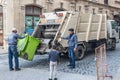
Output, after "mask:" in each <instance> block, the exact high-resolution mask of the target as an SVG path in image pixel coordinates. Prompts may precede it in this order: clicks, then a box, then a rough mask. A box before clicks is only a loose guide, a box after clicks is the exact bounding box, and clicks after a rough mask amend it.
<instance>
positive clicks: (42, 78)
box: [0, 67, 96, 80]
mask: <svg viewBox="0 0 120 80" xmlns="http://www.w3.org/2000/svg"><path fill="white" fill-rule="evenodd" d="M0 71H1V72H2V74H1V73H0V75H1V76H0V79H1V80H48V78H49V71H48V70H41V69H31V68H23V69H22V70H21V71H18V72H15V71H11V72H10V71H9V70H8V69H7V67H6V68H3V69H1V68H0ZM57 76H58V80H96V78H95V77H94V76H89V75H80V74H72V73H64V72H58V75H57Z"/></svg>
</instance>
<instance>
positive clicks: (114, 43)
mask: <svg viewBox="0 0 120 80" xmlns="http://www.w3.org/2000/svg"><path fill="white" fill-rule="evenodd" d="M115 49H116V40H115V39H113V40H112V44H111V50H115Z"/></svg>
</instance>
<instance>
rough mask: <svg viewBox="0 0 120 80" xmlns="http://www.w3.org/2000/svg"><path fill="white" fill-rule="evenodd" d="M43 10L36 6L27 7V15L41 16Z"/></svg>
mask: <svg viewBox="0 0 120 80" xmlns="http://www.w3.org/2000/svg"><path fill="white" fill-rule="evenodd" d="M41 12H42V9H41V8H39V7H36V6H26V15H39V14H40V13H41Z"/></svg>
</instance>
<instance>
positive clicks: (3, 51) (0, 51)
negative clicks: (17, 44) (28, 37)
mask: <svg viewBox="0 0 120 80" xmlns="http://www.w3.org/2000/svg"><path fill="white" fill-rule="evenodd" d="M6 53H8V51H7V50H5V49H3V48H2V47H1V46H0V55H1V54H6Z"/></svg>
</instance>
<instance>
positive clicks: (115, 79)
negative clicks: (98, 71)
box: [113, 68, 120, 80]
mask: <svg viewBox="0 0 120 80" xmlns="http://www.w3.org/2000/svg"><path fill="white" fill-rule="evenodd" d="M113 80H120V68H119V69H118V71H117V73H116V74H115V76H114V77H113Z"/></svg>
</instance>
